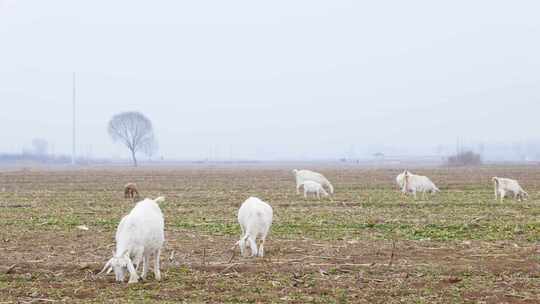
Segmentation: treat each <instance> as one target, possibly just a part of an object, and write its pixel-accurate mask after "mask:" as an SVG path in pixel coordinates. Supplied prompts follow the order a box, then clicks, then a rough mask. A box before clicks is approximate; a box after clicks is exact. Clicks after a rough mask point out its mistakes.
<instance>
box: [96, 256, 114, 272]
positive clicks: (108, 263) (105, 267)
mask: <svg viewBox="0 0 540 304" xmlns="http://www.w3.org/2000/svg"><path fill="white" fill-rule="evenodd" d="M111 262H112V259H110V260H108V261H107V263H106V264H105V266H104V267H103V269H102V270H101V271H100V272H99V273H98V274H97V275H101V274H103V273H104V272H105V271H106V270H107V268H109V270H108V271H107V273H110V272H111V270H112V267H111Z"/></svg>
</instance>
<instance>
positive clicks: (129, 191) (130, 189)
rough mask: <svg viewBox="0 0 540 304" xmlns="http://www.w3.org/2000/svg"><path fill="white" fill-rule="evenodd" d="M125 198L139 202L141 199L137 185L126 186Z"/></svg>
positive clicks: (128, 184) (129, 184)
mask: <svg viewBox="0 0 540 304" xmlns="http://www.w3.org/2000/svg"><path fill="white" fill-rule="evenodd" d="M124 198H130V199H132V200H133V201H138V200H139V199H140V198H141V197H140V196H139V191H137V185H136V184H135V183H127V184H126V185H125V186H124Z"/></svg>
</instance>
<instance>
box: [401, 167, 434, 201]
mask: <svg viewBox="0 0 540 304" xmlns="http://www.w3.org/2000/svg"><path fill="white" fill-rule="evenodd" d="M404 173H405V174H404V182H403V188H402V189H401V191H402V192H403V193H412V194H413V196H414V199H416V192H422V198H424V199H425V198H426V193H427V192H430V193H434V192H440V190H439V188H437V186H435V184H434V183H433V182H432V181H431V180H430V179H429V178H428V177H426V176H423V175H416V174H412V173H411V172H409V171H405V172H404Z"/></svg>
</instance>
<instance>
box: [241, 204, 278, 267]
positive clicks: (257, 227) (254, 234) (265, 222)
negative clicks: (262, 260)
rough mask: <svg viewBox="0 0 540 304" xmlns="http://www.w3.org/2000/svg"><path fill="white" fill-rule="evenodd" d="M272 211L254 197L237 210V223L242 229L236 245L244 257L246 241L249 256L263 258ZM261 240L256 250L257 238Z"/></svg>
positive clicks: (268, 206)
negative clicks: (249, 250) (249, 251)
mask: <svg viewBox="0 0 540 304" xmlns="http://www.w3.org/2000/svg"><path fill="white" fill-rule="evenodd" d="M272 217H273V210H272V207H271V206H270V205H268V204H267V203H265V202H263V201H261V200H260V199H258V198H256V197H250V198H248V199H247V200H246V201H245V202H244V203H242V206H240V209H239V210H238V223H239V224H240V228H241V229H242V236H241V238H240V240H239V241H238V242H236V244H237V245H239V246H240V253H241V254H242V256H246V255H247V253H246V252H245V250H246V241H248V242H249V243H248V244H249V247H250V248H251V256H257V255H258V256H260V257H262V256H264V242H265V240H266V236H267V235H268V232H269V230H270V226H271V225H272ZM258 237H260V238H261V245H260V247H259V249H258V250H257V238H258Z"/></svg>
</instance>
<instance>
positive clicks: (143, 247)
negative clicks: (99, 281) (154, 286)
mask: <svg viewBox="0 0 540 304" xmlns="http://www.w3.org/2000/svg"><path fill="white" fill-rule="evenodd" d="M163 200H164V198H163V197H158V198H156V199H155V200H151V199H148V198H147V199H145V200H143V201H141V202H138V203H137V204H136V205H135V207H133V209H132V210H131V212H130V213H129V214H128V215H126V216H124V217H123V218H122V220H121V221H120V224H118V228H117V229H116V252H113V257H112V258H111V259H110V260H109V261H108V262H107V263H106V264H105V267H103V270H101V272H100V273H99V274H102V273H104V272H105V271H107V273H110V272H111V270H114V274H115V276H116V281H118V282H123V281H124V276H125V271H126V269H127V270H128V271H129V283H137V281H138V280H139V276H138V275H137V269H136V268H135V267H133V264H135V265H136V266H137V268H138V266H139V263H140V262H141V260H142V262H143V271H142V276H141V277H142V278H143V279H145V278H146V274H147V273H148V266H149V260H150V257H151V255H154V259H155V260H154V276H155V278H156V280H158V281H159V280H161V273H160V271H159V256H160V253H161V247H162V246H163V242H164V241H165V235H164V220H163V213H161V209H160V208H159V205H158V204H157V203H158V202H161V201H163ZM132 259H133V260H132Z"/></svg>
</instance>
